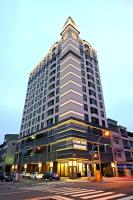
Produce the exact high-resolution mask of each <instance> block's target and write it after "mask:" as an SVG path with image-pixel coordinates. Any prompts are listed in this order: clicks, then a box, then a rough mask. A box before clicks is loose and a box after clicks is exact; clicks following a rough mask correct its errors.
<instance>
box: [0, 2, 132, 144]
mask: <svg viewBox="0 0 133 200" xmlns="http://www.w3.org/2000/svg"><path fill="white" fill-rule="evenodd" d="M68 16H71V17H72V18H73V19H74V21H75V23H76V24H77V26H78V28H79V30H80V37H81V38H82V39H85V40H87V41H88V42H89V43H90V44H91V45H92V46H93V47H94V48H95V49H96V50H97V53H98V60H99V67H100V73H101V79H102V87H103V94H104V101H105V106H106V113H107V117H108V118H112V119H115V120H116V121H118V124H119V125H122V126H125V127H127V129H128V130H129V131H133V89H132V87H133V50H132V48H133V1H132V0H125V1H124V0H110V1H105V0H56V1H54V0H49V1H46V0H12V1H11V0H0V143H2V142H3V139H4V135H5V134H8V133H9V134H10V133H15V134H16V133H19V131H20V124H21V118H22V112H23V106H24V101H25V95H26V89H27V82H28V77H29V73H30V71H31V70H32V69H33V68H34V66H35V65H36V64H37V63H39V61H40V60H41V59H42V58H43V56H44V55H45V54H46V53H47V52H48V50H49V49H50V47H51V46H52V44H53V43H54V42H56V41H58V40H59V39H60V32H61V29H62V27H63V25H64V23H65V21H66V19H67V18H68Z"/></svg>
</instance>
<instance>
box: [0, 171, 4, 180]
mask: <svg viewBox="0 0 133 200" xmlns="http://www.w3.org/2000/svg"><path fill="white" fill-rule="evenodd" d="M3 179H4V175H3V173H0V181H3Z"/></svg>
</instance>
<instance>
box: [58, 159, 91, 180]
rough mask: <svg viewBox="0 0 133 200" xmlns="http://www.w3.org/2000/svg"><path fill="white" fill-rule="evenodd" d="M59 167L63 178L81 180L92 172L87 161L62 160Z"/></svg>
mask: <svg viewBox="0 0 133 200" xmlns="http://www.w3.org/2000/svg"><path fill="white" fill-rule="evenodd" d="M57 166H58V167H57V170H58V174H59V175H60V176H61V177H69V178H77V177H78V178H80V177H84V176H87V173H88V172H90V171H91V164H89V161H87V160H62V161H61V160H60V161H58V165H57Z"/></svg>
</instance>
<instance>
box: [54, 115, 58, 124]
mask: <svg viewBox="0 0 133 200" xmlns="http://www.w3.org/2000/svg"><path fill="white" fill-rule="evenodd" d="M58 118H59V117H58V115H56V116H55V123H56V122H58V120H59V119H58Z"/></svg>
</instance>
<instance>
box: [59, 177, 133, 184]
mask: <svg viewBox="0 0 133 200" xmlns="http://www.w3.org/2000/svg"><path fill="white" fill-rule="evenodd" d="M61 181H64V182H93V178H88V177H81V178H77V179H69V178H67V177H61ZM121 181H124V182H127V181H133V177H103V182H106V183H111V182H121Z"/></svg>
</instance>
